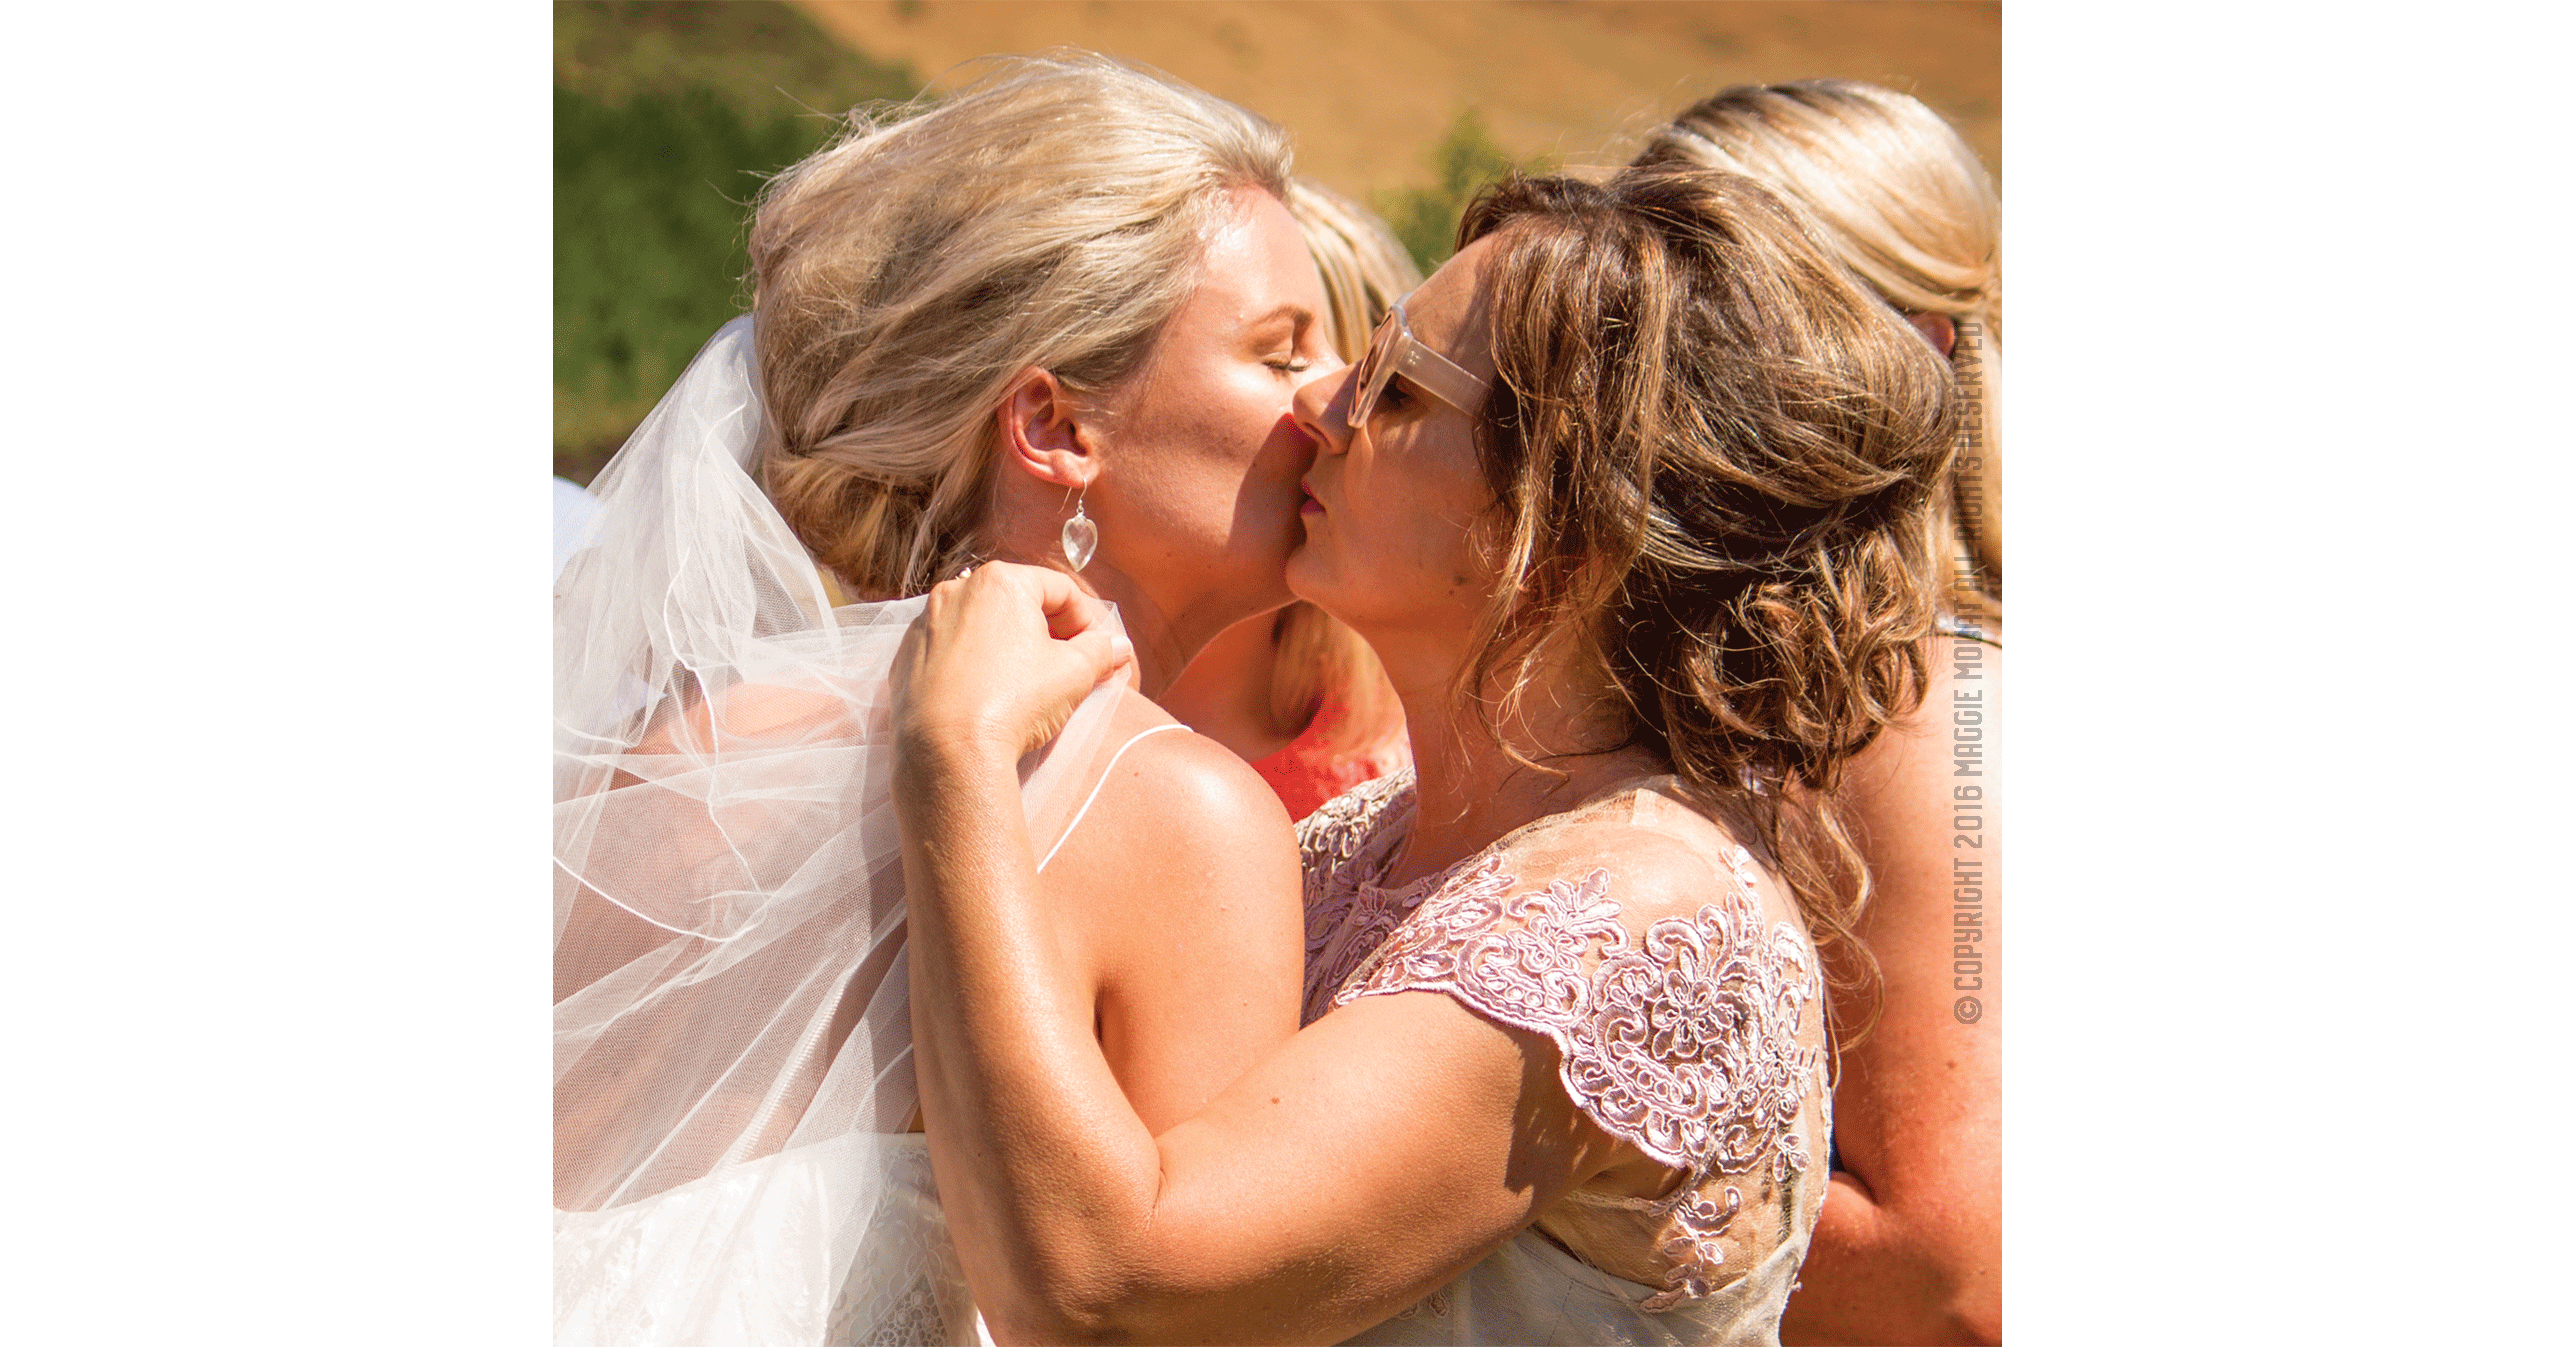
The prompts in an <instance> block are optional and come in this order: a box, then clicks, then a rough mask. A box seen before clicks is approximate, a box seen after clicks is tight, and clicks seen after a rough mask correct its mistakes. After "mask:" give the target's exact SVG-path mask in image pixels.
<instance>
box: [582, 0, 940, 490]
mask: <svg viewBox="0 0 2560 1347" xmlns="http://www.w3.org/2000/svg"><path fill="white" fill-rule="evenodd" d="M553 15H554V17H553V39H552V41H553V48H552V49H553V67H552V69H553V88H552V116H553V146H554V151H553V153H554V159H553V170H552V171H553V179H552V191H553V207H554V214H553V219H552V260H553V276H552V318H553V323H554V331H553V337H552V341H553V345H552V470H553V471H554V472H556V473H559V474H560V475H562V476H564V477H568V478H570V479H572V480H574V481H580V482H584V481H586V480H588V479H590V478H591V477H593V476H594V475H595V472H596V470H597V469H598V468H601V467H603V466H604V461H605V460H606V459H607V458H609V457H611V456H612V453H613V450H614V449H615V448H617V447H619V446H620V444H621V443H622V440H623V437H624V436H626V435H628V434H629V433H630V431H631V428H632V427H633V426H635V425H637V424H639V421H640V418H641V417H642V416H645V415H646V414H647V413H648V410H649V408H650V406H651V405H653V404H654V403H655V402H656V401H657V399H658V396H659V395H660V394H661V393H663V392H664V391H665V390H666V387H667V385H668V384H670V383H673V382H674V381H675V377H676V375H677V374H679V373H681V372H682V371H683V369H684V365H685V362H686V361H687V360H689V359H691V358H692V356H693V353H694V352H695V351H696V350H698V349H699V348H700V347H701V345H702V343H703V341H704V340H705V339H707V338H708V337H709V336H710V335H711V333H712V330H713V329H715V328H717V327H718V326H719V325H720V324H721V323H723V322H726V321H728V320H729V319H730V318H731V317H734V316H735V315H737V314H738V313H740V312H743V311H744V309H745V293H746V292H745V288H744V286H743V285H742V284H741V278H742V277H743V276H744V274H745V272H746V266H747V259H746V239H745V222H746V219H747V203H748V202H749V201H751V200H752V199H753V197H754V194H755V192H756V190H757V188H758V187H759V186H760V185H761V183H762V182H763V178H764V175H766V174H770V173H772V172H773V171H774V170H776V169H779V168H782V167H785V166H787V165H789V164H790V163H791V162H792V161H794V160H796V159H798V158H800V157H801V156H802V155H804V154H807V153H808V152H809V151H810V150H812V149H815V148H817V146H818V145H819V144H820V143H821V142H822V141H824V140H825V139H826V137H827V136H828V134H830V132H831V131H832V130H833V122H832V121H831V120H830V115H832V114H837V113H841V112H843V111H844V110H845V109H846V108H849V107H852V106H854V105H856V104H859V103H863V102H867V101H871V100H874V99H905V98H908V97H911V96H913V95H914V93H915V92H916V88H917V83H916V80H915V78H914V76H913V75H912V73H910V72H909V71H908V70H907V69H906V68H905V67H903V66H896V65H887V64H881V63H876V62H873V61H870V60H868V59H866V58H865V57H863V56H862V55H861V54H860V53H858V52H853V51H849V50H847V49H845V48H844V47H843V46H841V45H840V44H838V43H837V42H835V41H834V40H833V39H831V38H829V37H828V36H827V35H826V34H825V33H823V32H821V31H819V30H818V29H817V28H816V27H815V26H814V25H812V24H811V23H810V22H809V20H808V19H807V18H805V17H803V16H802V15H801V14H800V13H799V12H798V11H795V10H792V9H790V8H788V7H786V6H783V5H780V4H774V3H755V2H752V0H730V2H729V3H719V4H697V3H631V2H629V0H623V2H617V3H564V4H560V5H557V6H555V7H554V11H553Z"/></svg>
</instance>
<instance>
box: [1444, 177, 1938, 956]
mask: <svg viewBox="0 0 2560 1347" xmlns="http://www.w3.org/2000/svg"><path fill="white" fill-rule="evenodd" d="M1459 238H1460V243H1461V246H1464V245H1465V244H1468V243H1473V242H1475V241H1476V240H1478V239H1485V238H1491V239H1493V241H1494V244H1493V246H1494V250H1495V251H1494V254H1493V256H1492V257H1491V258H1490V259H1489V266H1488V271H1487V281H1486V287H1487V290H1488V292H1489V297H1490V313H1491V323H1492V331H1493V361H1494V366H1495V369H1496V370H1497V371H1498V373H1499V376H1500V377H1499V378H1498V379H1497V380H1496V383H1495V387H1494V390H1493V393H1492V396H1491V397H1490V398H1489V399H1488V400H1487V402H1486V404H1485V409H1484V413H1483V415H1482V417H1481V419H1480V421H1479V425H1478V431H1477V437H1476V439H1477V452H1478V456H1479V460H1480V464H1481V467H1482V469H1483V472H1484V475H1485V479H1486V481H1487V482H1488V483H1489V484H1490V486H1491V487H1492V490H1493V493H1494V497H1495V501H1496V505H1497V508H1496V509H1495V510H1494V511H1493V512H1492V513H1491V515H1490V516H1489V520H1490V521H1491V522H1492V527H1493V528H1495V529H1497V530H1501V531H1504V532H1506V533H1507V536H1504V537H1491V538H1486V539H1485V540H1484V542H1485V544H1486V545H1487V547H1488V548H1489V550H1490V551H1491V552H1492V554H1493V556H1494V557H1495V559H1496V576H1497V579H1496V585H1497V589H1496V595H1495V602H1494V603H1493V605H1492V606H1491V608H1490V610H1489V612H1488V616H1487V618H1486V620H1485V622H1484V624H1483V626H1482V627H1481V628H1480V629H1479V631H1478V633H1477V637H1476V642H1475V647H1474V649H1473V651H1472V652H1471V659H1470V662H1469V666H1468V674H1467V676H1466V677H1465V678H1463V679H1462V680H1461V682H1460V687H1461V689H1462V690H1464V691H1465V692H1466V693H1468V694H1471V698H1472V700H1473V701H1474V703H1475V704H1476V706H1477V708H1478V710H1479V713H1480V714H1482V715H1483V716H1484V717H1485V723H1486V725H1487V726H1488V728H1490V727H1491V725H1492V724H1493V723H1494V720H1495V719H1496V714H1497V712H1496V708H1498V707H1504V706H1506V705H1508V704H1513V703H1516V701H1517V699H1518V698H1519V697H1520V696H1521V695H1522V693H1523V691H1524V690H1525V688H1526V685H1527V683H1528V679H1529V672H1530V670H1531V669H1532V668H1534V667H1535V666H1537V665H1538V664H1540V663H1542V662H1545V661H1547V660H1549V659H1558V660H1563V661H1566V662H1568V663H1574V664H1588V665H1591V666H1595V667H1597V668H1598V669H1600V670H1602V671H1604V673H1605V677H1606V680H1607V689H1608V692H1609V693H1610V694H1611V695H1612V697H1613V698H1614V700H1615V701H1616V702H1617V703H1618V706H1619V709H1620V711H1621V713H1622V723H1623V725H1624V727H1625V735H1626V738H1625V740H1624V742H1623V743H1622V744H1621V745H1620V746H1621V747H1625V746H1642V747H1646V748H1650V749H1651V750H1653V751H1654V752H1656V753H1658V754H1660V755H1661V756H1662V757H1663V758H1664V759H1666V760H1667V761H1669V762H1670V763H1671V765H1672V767H1673V769H1674V770H1675V771H1676V772H1678V773H1679V775H1680V776H1681V777H1682V778H1683V779H1684V780H1686V781H1688V782H1690V783H1692V784H1693V785H1694V786H1696V787H1699V788H1701V789H1702V790H1704V791H1706V792H1709V793H1711V794H1712V795H1714V796H1715V797H1718V798H1721V799H1724V800H1728V801H1733V802H1737V803H1736V807H1737V808H1739V809H1740V810H1741V811H1742V813H1743V814H1744V815H1745V816H1746V817H1747V819H1748V822H1749V823H1750V825H1751V827H1752V829H1753V830H1754V831H1756V832H1757V833H1758V834H1759V835H1760V839H1761V842H1762V844H1763V846H1764V849H1765V850H1766V851H1767V852H1768V853H1769V857H1768V858H1769V859H1770V860H1771V862H1772V863H1773V864H1774V865H1775V866H1776V868H1777V869H1778V871H1779V872H1780V873H1781V874H1782V875H1784V876H1785V878H1786V880H1787V882H1788V883H1789V885H1790V886H1791V887H1793V888H1794V890H1795V892H1796V895H1797V901H1798V902H1799V904H1800V905H1801V906H1802V908H1803V910H1804V914H1805V918H1806V921H1807V924H1808V925H1809V926H1810V927H1811V928H1812V930H1813V934H1814V938H1815V940H1816V941H1817V942H1819V943H1822V944H1824V945H1826V946H1832V947H1835V950H1836V953H1838V954H1842V955H1845V958H1846V962H1845V965H1843V966H1846V967H1848V968H1851V969H1853V970H1856V971H1855V972H1854V973H1853V977H1852V980H1853V981H1854V980H1856V978H1858V977H1862V976H1864V975H1866V974H1867V973H1869V972H1871V970H1872V968H1873V958H1872V956H1871V955H1869V954H1868V953H1867V951H1866V950H1865V948H1864V947H1863V946H1862V945H1861V944H1860V943H1859V942H1858V941H1857V939H1856V937H1855V936H1854V935H1853V934H1851V927H1852V926H1853V924H1854V923H1855V921H1856V919H1857V916H1858V912H1859V910H1860V909H1861V908H1862V907H1863V906H1864V904H1865V901H1866V894H1867V890H1868V887H1869V881H1868V878H1867V870H1866V866H1865V864H1864V863H1863V861H1861V860H1860V859H1859V857H1858V854H1857V850H1856V848H1855V847H1854V846H1853V845H1852V844H1851V842H1850V839H1849V836H1848V834H1847V832H1846V831H1845V829H1844V828H1843V826H1842V823H1841V820H1840V818H1839V817H1838V815H1837V814H1836V813H1835V812H1834V809H1833V806H1832V804H1831V802H1830V793H1831V791H1832V790H1833V788H1834V787H1836V786H1837V785H1838V784H1839V781H1840V773H1841V768H1842V766H1843V765H1844V764H1846V763H1847V762H1848V760H1849V758H1850V757H1851V756H1852V755H1853V754H1855V753H1856V752H1857V751H1858V750H1859V749H1861V748H1864V747H1865V746H1866V745H1867V743H1868V742H1869V741H1870V740H1872V739H1873V738H1874V737H1875V736H1876V734H1877V733H1878V732H1879V731H1880V730H1882V729H1883V728H1884V727H1885V726H1886V725H1887V724H1889V723H1891V722H1892V721H1893V720H1894V719H1896V718H1897V717H1899V716H1901V715H1904V714H1907V713H1908V712H1909V711H1910V710H1912V709H1913V708H1914V707H1916V706H1917V705H1918V703H1919V700H1920V694H1921V692H1922V690H1923V686H1924V682H1925V677H1926V675H1925V673H1924V665H1923V644H1924V642H1925V641H1926V640H1927V639H1928V638H1929V636H1930V634H1931V631H1932V629H1933V626H1934V623H1935V619H1936V616H1937V597H1938V591H1937V585H1936V583H1935V581H1936V576H1937V569H1938V553H1939V545H1940V544H1939V540H1940V538H1941V537H1942V536H1943V535H1942V534H1941V532H1940V531H1939V528H1938V526H1937V522H1938V510H1937V501H1938V493H1939V491H1940V490H1942V488H1943V479H1944V477H1945V474H1946V472H1947V467H1948V462H1949V459H1950V457H1951V455H1952V452H1953V447H1954V443H1955V430H1956V408H1955V397H1954V395H1955V388H1954V382H1953V379H1952V377H1951V375H1950V373H1949V371H1948V368H1947V365H1946V362H1944V361H1942V360H1940V359H1939V358H1938V357H1937V353H1936V351H1934V350H1933V349H1931V348H1930V346H1929V345H1928V344H1927V342H1925V341H1924V340H1923V339H1922V338H1921V337H1920V335H1919V334H1918V333H1917V332H1915V331H1914V330H1913V329H1912V327H1911V326H1910V324H1908V323H1907V322H1905V321H1903V319H1902V318H1901V317H1900V316H1899V315H1897V314H1896V313H1894V311H1893V310H1892V309H1890V308H1888V307H1887V306H1885V305H1884V304H1882V303H1881V302H1879V301H1878V300H1877V299H1876V297H1875V296H1874V295H1873V294H1872V293H1871V292H1870V291H1869V290H1868V289H1867V287H1865V286H1864V285H1862V284H1860V283H1859V282H1858V280H1857V278H1856V277H1854V276H1852V275H1850V274H1848V273H1847V272H1846V271H1844V270H1843V269H1842V268H1841V266H1840V265H1839V264H1838V263H1837V262H1835V261H1833V260H1832V258H1831V256H1830V254H1829V253H1828V252H1827V250H1825V249H1823V248H1822V247H1821V246H1819V245H1818V244H1816V243H1815V242H1814V241H1813V240H1812V239H1810V238H1809V237H1808V236H1807V234H1806V231H1805V228H1804V225H1803V223H1802V222H1801V221H1800V220H1799V219H1798V218H1797V217H1796V215H1795V214H1794V212H1793V211H1791V210H1790V209H1789V208H1788V206H1787V205H1786V204H1784V203H1783V202H1782V201H1780V200H1779V199H1778V198H1777V197H1776V196H1774V195H1773V194H1771V193H1770V192H1769V191H1768V190H1767V189H1765V188H1763V187H1761V186H1759V185H1758V184H1757V183H1754V182H1752V181H1751V180H1749V179H1747V178H1744V177H1741V176H1739V175H1736V174H1731V173H1723V172H1717V171H1714V170H1707V169H1699V168H1694V167H1690V166H1686V165H1676V166H1675V165H1660V166H1655V167H1652V168H1639V169H1629V170H1627V171H1625V172H1622V173H1620V174H1617V175H1616V176H1614V177H1612V178H1610V179H1609V180H1608V181H1606V182H1604V183H1591V182H1585V181H1577V180H1574V179H1571V178H1566V177H1559V176H1546V177H1535V178H1513V179H1512V180H1510V181H1508V182H1506V183H1502V184H1500V185H1498V186H1496V187H1494V188H1492V189H1490V190H1489V191H1488V192H1486V193H1485V194H1484V195H1482V196H1480V197H1478V198H1477V200H1476V201H1475V202H1474V204H1473V205H1471V206H1470V207H1469V208H1468V210H1467V214H1466V218H1465V221H1464V222H1463V224H1462V225H1461V227H1460V231H1459ZM1507 751H1509V752H1510V753H1511V755H1512V756H1513V757H1514V758H1515V759H1518V760H1519V761H1522V762H1524V763H1525V762H1528V761H1529V759H1528V758H1527V757H1526V756H1525V755H1523V754H1521V753H1520V752H1519V750H1518V749H1516V748H1510V749H1508V750H1507ZM1835 867H1836V870H1835Z"/></svg>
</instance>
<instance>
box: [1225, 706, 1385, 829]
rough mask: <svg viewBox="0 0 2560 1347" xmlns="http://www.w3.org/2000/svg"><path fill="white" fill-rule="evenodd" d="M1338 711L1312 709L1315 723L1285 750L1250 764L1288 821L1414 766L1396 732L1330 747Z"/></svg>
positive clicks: (1339, 716) (1336, 708) (1338, 720)
mask: <svg viewBox="0 0 2560 1347" xmlns="http://www.w3.org/2000/svg"><path fill="white" fill-rule="evenodd" d="M1343 714H1344V713H1343V710H1342V708H1341V706H1339V705H1338V704H1336V703H1333V702H1326V703H1325V704H1324V705H1322V706H1319V707H1317V708H1316V718H1315V719H1314V720H1312V721H1310V722H1308V724H1307V728H1306V729H1305V730H1304V731H1303V732H1301V733H1300V734H1299V735H1298V737H1297V738H1295V739H1293V740H1290V741H1289V746H1288V747H1287V748H1284V749H1281V750H1280V751H1279V752H1277V753H1274V754H1272V755H1271V756H1270V757H1267V758H1263V759H1261V760H1259V761H1257V762H1255V763H1254V764H1253V770H1255V771H1257V772H1260V773H1262V779H1263V780H1265V781H1268V782H1270V783H1271V789H1272V790H1274V791H1276V792H1278V794H1279V796H1280V803H1282V804H1284V805H1286V806H1288V809H1289V817H1290V819H1291V820H1293V821H1294V820H1297V819H1302V818H1305V817H1306V816H1307V815H1309V814H1312V813H1314V812H1316V810H1318V809H1320V808H1322V807H1323V806H1324V802H1325V801H1327V800H1330V799H1332V798H1333V797H1334V796H1336V795H1340V794H1341V793H1342V792H1344V791H1346V790H1349V789H1351V788H1352V787H1353V786H1356V785H1359V784H1360V783H1361V782H1363V781H1371V780H1375V779H1377V778H1378V777H1382V776H1385V775H1386V774H1387V773H1389V772H1393V771H1399V770H1402V769H1403V768H1405V767H1407V766H1409V765H1411V764H1412V762H1413V750H1412V749H1411V748H1410V747H1408V746H1407V745H1406V743H1405V738H1404V731H1403V730H1401V729H1399V730H1397V731H1396V732H1395V733H1393V734H1390V735H1388V736H1387V737H1385V738H1383V739H1380V740H1377V741H1376V742H1374V743H1368V744H1360V745H1355V746H1351V747H1348V748H1345V747H1343V746H1341V745H1337V744H1335V743H1334V742H1333V739H1334V730H1335V729H1336V728H1337V727H1339V726H1340V725H1341V723H1342V718H1343Z"/></svg>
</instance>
